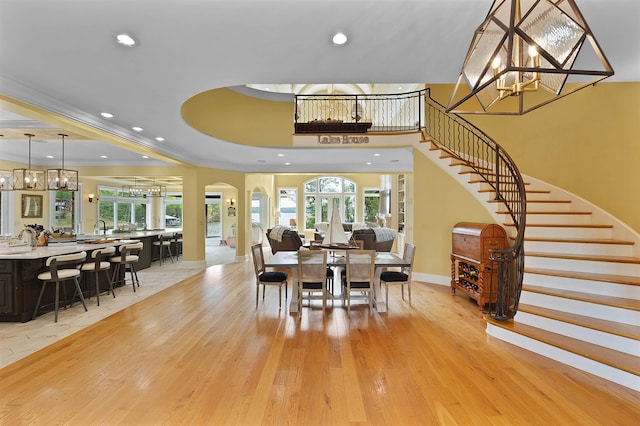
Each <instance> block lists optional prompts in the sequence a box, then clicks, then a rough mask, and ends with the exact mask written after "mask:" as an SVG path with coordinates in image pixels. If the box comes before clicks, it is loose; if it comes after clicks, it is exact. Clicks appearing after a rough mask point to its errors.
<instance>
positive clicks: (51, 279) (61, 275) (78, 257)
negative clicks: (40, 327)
mask: <svg viewBox="0 0 640 426" xmlns="http://www.w3.org/2000/svg"><path fill="white" fill-rule="evenodd" d="M86 258H87V252H84V251H83V252H80V253H74V254H64V255H60V256H51V257H50V258H48V259H47V262H46V266H47V267H48V268H49V270H48V271H47V272H42V273H40V274H38V279H39V280H40V281H42V288H41V289H40V295H39V296H38V301H37V302H36V308H35V309H34V311H33V318H32V319H35V318H36V315H37V314H38V309H40V302H41V301H42V295H43V294H44V289H45V287H46V286H47V284H48V283H55V284H56V293H55V302H54V303H55V308H54V309H55V316H54V322H58V305H59V302H60V283H61V282H62V283H64V282H66V281H71V280H73V282H74V284H75V287H76V291H75V292H76V293H77V294H78V295H79V296H80V301H81V302H82V306H84V310H85V312H86V311H87V305H86V304H85V303H84V296H83V295H82V289H81V288H80V282H79V281H78V277H79V276H80V274H81V272H80V269H79V268H78V266H80V265H81V264H82V262H84V261H85V259H86ZM74 297H75V294H74ZM65 299H66V297H65ZM72 304H73V298H72ZM65 308H66V300H65Z"/></svg>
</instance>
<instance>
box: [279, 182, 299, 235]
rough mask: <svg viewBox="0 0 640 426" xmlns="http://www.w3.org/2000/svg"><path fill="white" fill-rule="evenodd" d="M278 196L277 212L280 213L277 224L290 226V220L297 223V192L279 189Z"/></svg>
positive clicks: (294, 189) (295, 190) (291, 189)
mask: <svg viewBox="0 0 640 426" xmlns="http://www.w3.org/2000/svg"><path fill="white" fill-rule="evenodd" d="M278 194H279V197H278V211H279V212H280V218H279V221H278V224H279V225H284V226H290V225H291V220H295V221H297V218H298V190H297V189H296V188H280V189H279V190H278ZM296 223H297V222H296Z"/></svg>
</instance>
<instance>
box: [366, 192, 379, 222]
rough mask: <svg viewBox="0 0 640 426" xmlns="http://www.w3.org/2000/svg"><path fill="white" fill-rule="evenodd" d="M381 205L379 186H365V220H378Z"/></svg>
mask: <svg viewBox="0 0 640 426" xmlns="http://www.w3.org/2000/svg"><path fill="white" fill-rule="evenodd" d="M379 205H380V190H379V189H378V188H365V190H364V197H363V207H362V211H363V218H364V221H365V222H373V223H376V222H377V220H378V211H379Z"/></svg>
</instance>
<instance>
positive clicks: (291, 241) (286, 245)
mask: <svg viewBox="0 0 640 426" xmlns="http://www.w3.org/2000/svg"><path fill="white" fill-rule="evenodd" d="M278 234H280V235H278ZM267 240H268V241H269V245H270V246H271V253H273V254H275V253H276V252H279V251H298V250H300V247H302V239H301V238H300V235H298V233H297V232H296V231H294V230H292V229H289V228H286V229H284V230H282V229H280V230H276V227H273V228H271V229H267Z"/></svg>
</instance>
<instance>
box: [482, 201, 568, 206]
mask: <svg viewBox="0 0 640 426" xmlns="http://www.w3.org/2000/svg"><path fill="white" fill-rule="evenodd" d="M487 202H489V203H493V202H502V200H488V201H487ZM531 203H537V204H571V200H527V205H529V204H531Z"/></svg>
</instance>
